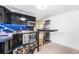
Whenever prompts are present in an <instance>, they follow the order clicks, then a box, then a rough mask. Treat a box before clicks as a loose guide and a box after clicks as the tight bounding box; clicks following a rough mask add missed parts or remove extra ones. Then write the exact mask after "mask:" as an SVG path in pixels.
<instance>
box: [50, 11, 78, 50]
mask: <svg viewBox="0 0 79 59" xmlns="http://www.w3.org/2000/svg"><path fill="white" fill-rule="evenodd" d="M49 19H50V20H51V24H50V29H58V30H59V31H58V32H53V33H51V36H50V38H51V40H52V41H53V42H55V43H58V44H61V45H64V46H67V47H71V48H75V49H78V48H79V10H75V11H71V12H67V13H63V14H60V15H57V16H54V17H53V16H52V17H50V18H49Z"/></svg>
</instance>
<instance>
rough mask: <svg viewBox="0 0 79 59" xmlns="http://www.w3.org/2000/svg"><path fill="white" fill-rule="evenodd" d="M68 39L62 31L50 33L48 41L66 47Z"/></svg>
mask: <svg viewBox="0 0 79 59" xmlns="http://www.w3.org/2000/svg"><path fill="white" fill-rule="evenodd" d="M69 39H70V37H69V36H68V35H67V34H65V33H64V32H62V31H57V32H51V33H50V40H51V41H52V42H55V43H57V44H60V45H65V46H68V44H69V43H70V41H69Z"/></svg>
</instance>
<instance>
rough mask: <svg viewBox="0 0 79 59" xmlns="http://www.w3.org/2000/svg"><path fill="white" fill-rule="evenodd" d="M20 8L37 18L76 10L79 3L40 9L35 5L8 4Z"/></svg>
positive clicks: (78, 7)
mask: <svg viewBox="0 0 79 59" xmlns="http://www.w3.org/2000/svg"><path fill="white" fill-rule="evenodd" d="M8 6H11V7H14V8H18V9H20V10H23V11H26V12H27V13H29V14H30V15H32V16H35V17H37V18H38V19H43V18H46V17H50V16H55V15H58V14H61V13H64V12H68V11H72V10H77V9H79V5H48V6H47V8H45V9H43V10H40V9H38V8H37V7H36V6H35V5H8Z"/></svg>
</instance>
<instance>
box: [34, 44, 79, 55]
mask: <svg viewBox="0 0 79 59" xmlns="http://www.w3.org/2000/svg"><path fill="white" fill-rule="evenodd" d="M35 54H79V50H75V49H72V48H68V47H64V46H62V45H58V44H56V43H49V44H47V45H45V46H43V47H42V48H41V49H40V51H39V52H37V51H35Z"/></svg>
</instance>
